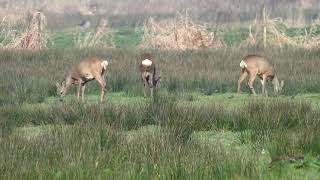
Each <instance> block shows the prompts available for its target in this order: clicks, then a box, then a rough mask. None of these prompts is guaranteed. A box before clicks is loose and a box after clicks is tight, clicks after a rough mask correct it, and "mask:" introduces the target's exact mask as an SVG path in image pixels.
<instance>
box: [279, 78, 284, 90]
mask: <svg viewBox="0 0 320 180" xmlns="http://www.w3.org/2000/svg"><path fill="white" fill-rule="evenodd" d="M280 86H281V88H283V86H284V81H283V80H282V81H281V83H280Z"/></svg>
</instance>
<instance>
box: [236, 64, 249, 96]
mask: <svg viewBox="0 0 320 180" xmlns="http://www.w3.org/2000/svg"><path fill="white" fill-rule="evenodd" d="M247 75H248V73H247V72H246V71H244V69H242V70H241V75H240V77H239V80H238V88H237V94H238V95H239V94H240V88H241V83H242V81H243V80H244V79H245V78H246V77H247Z"/></svg>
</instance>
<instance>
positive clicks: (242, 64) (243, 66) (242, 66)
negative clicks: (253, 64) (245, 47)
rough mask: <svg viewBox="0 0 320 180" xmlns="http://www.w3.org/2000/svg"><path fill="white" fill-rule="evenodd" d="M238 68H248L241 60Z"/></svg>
mask: <svg viewBox="0 0 320 180" xmlns="http://www.w3.org/2000/svg"><path fill="white" fill-rule="evenodd" d="M240 67H241V68H246V67H248V65H247V63H245V62H244V61H243V60H242V61H241V62H240Z"/></svg>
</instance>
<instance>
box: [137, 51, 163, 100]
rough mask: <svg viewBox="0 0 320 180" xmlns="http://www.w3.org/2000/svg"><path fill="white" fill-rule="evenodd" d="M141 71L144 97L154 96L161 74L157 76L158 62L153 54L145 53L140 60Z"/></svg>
mask: <svg viewBox="0 0 320 180" xmlns="http://www.w3.org/2000/svg"><path fill="white" fill-rule="evenodd" d="M140 72H141V79H142V80H143V83H144V97H147V96H150V95H151V96H153V89H154V88H155V87H156V85H157V83H158V81H159V80H160V76H159V77H158V78H156V64H155V61H154V59H153V56H152V55H151V54H148V53H145V54H143V56H142V60H141V61H140Z"/></svg>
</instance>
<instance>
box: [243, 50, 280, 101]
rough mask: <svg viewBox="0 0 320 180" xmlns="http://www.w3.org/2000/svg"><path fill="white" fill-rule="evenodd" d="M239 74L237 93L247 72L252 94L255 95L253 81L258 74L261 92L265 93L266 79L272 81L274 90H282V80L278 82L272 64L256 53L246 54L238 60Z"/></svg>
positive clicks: (278, 91)
mask: <svg viewBox="0 0 320 180" xmlns="http://www.w3.org/2000/svg"><path fill="white" fill-rule="evenodd" d="M240 68H241V75H240V78H239V80H238V89H237V93H238V94H240V86H241V82H242V81H243V80H244V79H245V78H246V77H247V75H248V74H249V80H248V86H249V88H250V89H251V92H252V94H253V95H256V92H255V90H254V88H253V82H254V80H255V78H256V76H257V75H258V77H259V78H260V80H261V84H262V94H266V95H267V91H266V89H265V84H266V83H267V82H268V81H272V84H273V89H274V92H275V93H277V94H279V93H280V92H281V91H282V87H283V85H284V82H283V81H281V83H280V82H279V79H278V77H277V75H276V72H275V69H274V66H273V65H272V64H271V63H270V62H269V61H268V60H267V59H266V58H265V57H262V56H258V55H248V56H246V57H245V58H244V59H243V60H242V61H241V62H240Z"/></svg>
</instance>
